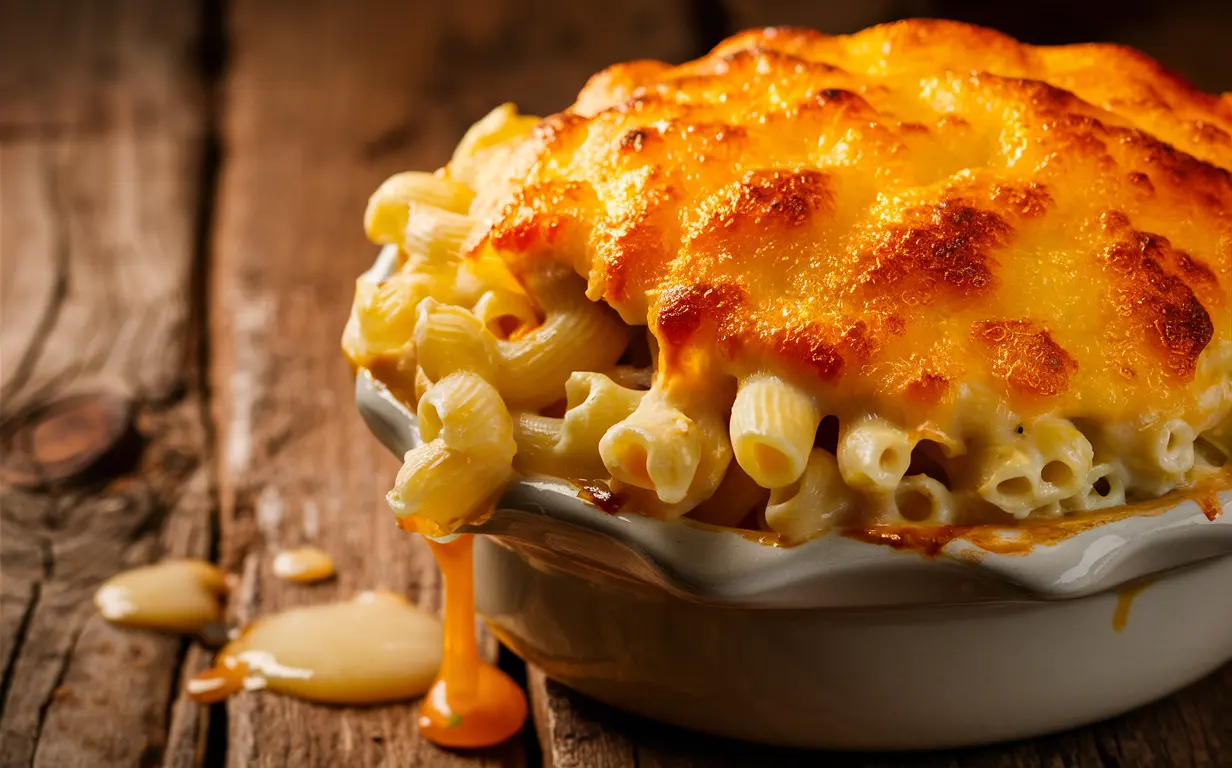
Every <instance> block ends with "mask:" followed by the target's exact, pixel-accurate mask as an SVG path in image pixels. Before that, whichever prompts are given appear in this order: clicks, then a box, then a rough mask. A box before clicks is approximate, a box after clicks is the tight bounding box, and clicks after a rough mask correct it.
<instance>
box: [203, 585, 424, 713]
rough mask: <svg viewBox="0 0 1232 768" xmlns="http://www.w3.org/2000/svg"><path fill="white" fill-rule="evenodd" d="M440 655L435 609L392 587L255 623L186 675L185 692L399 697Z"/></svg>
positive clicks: (367, 700) (413, 690) (420, 685)
mask: <svg viewBox="0 0 1232 768" xmlns="http://www.w3.org/2000/svg"><path fill="white" fill-rule="evenodd" d="M440 662H441V625H440V622H439V620H438V619H437V617H436V616H435V615H433V614H431V613H428V612H427V611H424V610H421V609H420V608H418V607H416V606H415V605H414V604H412V603H410V602H409V601H407V600H406V599H405V598H403V597H401V596H400V595H396V594H394V593H392V592H382V591H377V592H361V593H360V594H358V595H356V596H355V597H354V598H352V599H351V600H347V601H344V602H338V603H326V604H323V605H312V606H306V607H303V608H293V609H291V610H289V611H284V612H282V613H278V614H274V615H272V616H267V617H265V618H262V619H260V620H258V621H256V622H254V623H253V624H251V625H250V626H249V627H248V628H246V629H245V630H244V631H243V632H242V633H241V634H240V635H239V637H237V638H236V639H234V640H232V641H231V642H230V643H228V644H227V645H226V646H225V647H223V649H222V650H221V651H219V652H218V656H217V657H216V658H215V660H214V666H213V667H212V668H210V669H207V670H205V671H204V672H201V673H200V674H198V675H197V676H196V677H194V678H193V679H192V680H190V681H189V682H188V695H189V698H191V699H193V700H194V701H197V702H201V703H209V702H214V701H221V700H223V699H225V698H227V697H228V696H231V695H232V694H235V693H238V692H239V691H242V690H262V689H269V690H271V691H275V692H277V693H284V694H288V695H290V696H296V697H298V698H301V699H307V700H309V701H319V702H325V703H330V704H378V703H382V702H389V701H403V700H406V699H413V698H415V697H417V696H420V695H421V694H423V692H424V691H426V690H428V686H429V685H430V684H431V683H432V680H433V678H434V677H435V676H436V673H437V669H438V668H439V667H440Z"/></svg>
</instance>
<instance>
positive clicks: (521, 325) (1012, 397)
mask: <svg viewBox="0 0 1232 768" xmlns="http://www.w3.org/2000/svg"><path fill="white" fill-rule="evenodd" d="M1230 169H1232V95H1229V94H1225V95H1224V96H1223V97H1222V98H1220V97H1216V96H1212V95H1209V94H1205V93H1201V92H1199V91H1196V90H1194V89H1193V88H1192V87H1191V86H1189V85H1188V84H1186V83H1184V82H1183V81H1181V80H1180V79H1179V78H1177V77H1175V76H1173V75H1171V74H1170V73H1168V72H1167V71H1166V70H1164V69H1163V68H1162V67H1161V66H1160V65H1159V64H1157V63H1156V62H1155V61H1153V60H1151V59H1149V58H1148V57H1146V56H1145V55H1143V54H1140V53H1138V52H1136V51H1133V50H1130V49H1126V48H1120V47H1116V46H1108V45H1076V46H1063V47H1034V46H1029V45H1025V44H1020V43H1018V42H1016V41H1014V40H1012V39H1010V38H1008V37H1005V36H1003V35H1001V34H999V33H996V32H993V31H991V30H987V29H983V28H979V27H972V26H967V25H963V24H957V23H953V22H942V21H923V20H909V21H904V22H898V23H894V24H889V25H884V26H879V27H873V28H871V29H868V30H865V31H863V32H859V33H857V34H854V35H849V36H841V37H831V36H826V35H822V34H819V33H816V32H811V31H807V30H798V29H765V30H758V31H750V32H745V33H742V34H739V35H736V36H735V37H732V38H730V39H728V40H726V41H724V42H723V43H721V44H720V45H719V46H718V47H716V48H715V50H713V51H712V52H711V53H710V54H708V55H707V56H705V57H703V58H701V59H698V60H696V61H693V62H689V63H686V64H683V65H680V66H669V65H666V64H662V63H659V62H652V61H638V62H632V63H627V64H621V65H617V66H614V67H611V68H609V69H607V70H604V71H603V72H600V73H599V74H597V75H595V76H594V77H592V78H591V79H590V81H589V82H588V83H587V84H586V86H585V87H584V88H583V90H582V92H581V93H580V94H579V96H578V99H577V101H576V102H575V103H574V104H573V105H572V106H571V107H570V108H568V109H566V110H565V111H563V112H561V113H559V114H556V115H552V116H550V117H547V118H545V119H539V118H536V117H530V116H524V115H520V114H518V113H517V112H516V110H515V109H514V108H513V107H512V106H511V105H504V106H501V107H498V108H497V109H495V110H493V111H492V112H491V113H490V114H489V115H487V116H486V117H485V118H483V119H482V120H481V121H480V122H479V123H477V124H476V125H474V126H473V127H472V128H471V129H470V130H469V131H468V132H467V133H466V135H465V136H464V137H463V139H462V141H461V143H460V144H459V145H458V147H457V149H456V151H455V153H454V155H453V157H452V159H451V160H450V162H449V163H448V164H447V165H446V166H445V167H444V168H441V169H439V170H437V171H436V172H434V173H427V172H416V171H411V172H406V173H399V174H397V175H395V176H393V177H391V178H390V179H388V180H387V181H386V182H385V183H383V184H382V185H381V186H380V188H379V189H377V191H376V192H375V193H374V194H373V196H372V198H371V200H370V201H369V205H368V209H367V211H366V214H365V227H366V229H367V233H368V235H369V237H370V238H371V239H372V240H373V241H374V242H375V243H378V244H382V245H386V246H391V247H394V246H396V248H397V249H398V264H397V268H396V270H395V271H394V273H393V274H392V275H391V276H389V277H387V278H386V279H383V280H376V279H372V278H368V277H362V278H360V280H359V281H358V283H357V286H356V297H355V302H354V308H353V311H352V315H351V319H350V321H349V323H348V325H347V328H346V330H345V332H344V336H343V347H344V349H345V351H346V353H347V355H348V357H349V358H350V359H351V361H352V362H353V363H354V364H355V365H356V366H358V367H360V368H363V369H366V370H368V371H369V372H370V373H371V374H372V375H373V376H374V377H375V378H376V379H377V380H379V381H381V382H382V383H384V384H385V385H386V386H387V387H388V388H389V390H390V391H391V392H393V393H394V394H395V396H397V397H398V398H400V399H402V400H403V401H405V402H406V403H408V404H409V405H411V406H414V407H415V408H416V409H417V413H418V417H419V423H420V428H421V431H422V436H423V438H424V441H425V443H424V445H423V446H421V447H420V448H417V449H416V450H414V451H411V452H410V453H408V454H407V456H406V460H405V464H404V466H403V468H402V470H401V472H400V473H399V475H398V479H397V481H396V484H395V487H394V489H393V490H392V491H391V492H390V494H389V500H390V504H391V506H392V507H393V508H394V510H395V512H396V513H397V514H399V515H411V514H413V515H416V516H417V518H418V520H419V521H420V525H421V528H422V529H423V530H425V532H429V533H445V532H448V531H451V530H453V529H455V528H457V527H458V526H459V525H460V524H462V523H463V522H466V521H467V520H468V519H472V518H473V517H474V516H475V515H477V514H480V513H482V512H483V511H484V510H485V507H486V505H487V504H489V503H490V501H491V500H492V499H493V497H494V496H496V495H497V494H498V493H499V492H500V490H501V489H502V488H503V487H504V485H505V484H506V483H507V482H508V480H509V479H510V477H512V476H513V474H514V473H515V472H517V473H522V474H547V475H552V476H557V477H564V478H570V479H593V480H602V481H606V482H607V483H609V484H610V486H611V487H612V489H613V490H614V491H616V492H617V493H618V496H619V498H620V499H621V501H622V503H623V504H624V507H625V509H627V510H628V511H630V512H638V513H642V514H648V515H653V516H656V517H661V518H666V519H674V518H678V517H681V516H685V515H688V516H690V517H691V518H693V519H697V520H701V521H703V522H707V523H712V524H717V525H724V526H743V527H760V528H762V529H766V530H772V531H775V532H777V533H779V534H781V536H782V537H783V538H785V539H787V540H790V541H799V540H804V539H807V538H810V537H812V536H815V535H818V534H819V533H822V532H824V531H826V530H829V529H831V528H836V527H839V528H841V527H844V526H849V525H869V524H878V523H900V522H909V523H913V524H983V523H1006V522H1013V521H1015V520H1025V519H1037V518H1042V517H1053V516H1061V515H1067V514H1072V513H1077V512H1082V511H1087V510H1094V509H1101V508H1107V507H1115V506H1119V505H1123V504H1125V503H1126V502H1127V501H1134V500H1139V499H1149V498H1155V497H1158V496H1160V495H1163V494H1165V493H1167V492H1169V491H1171V490H1174V489H1177V488H1185V487H1188V486H1191V485H1192V484H1194V483H1195V482H1197V481H1199V480H1200V479H1202V478H1203V477H1205V476H1208V475H1213V474H1215V473H1222V472H1225V471H1226V470H1225V469H1223V468H1224V467H1225V465H1227V463H1228V461H1229V458H1230V456H1232V308H1230V307H1229V303H1230V302H1232V172H1230ZM1222 477H1226V475H1223V476H1222Z"/></svg>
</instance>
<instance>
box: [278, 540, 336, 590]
mask: <svg viewBox="0 0 1232 768" xmlns="http://www.w3.org/2000/svg"><path fill="white" fill-rule="evenodd" d="M272 567H273V570H274V575H275V576H277V577H278V578H280V579H282V580H283V581H292V582H295V583H296V584H309V583H312V582H314V581H323V580H325V579H328V578H329V577H330V576H333V575H334V561H333V560H332V559H331V558H330V556H329V554H328V553H326V552H323V551H322V550H319V549H317V548H316V547H299V548H298V549H284V550H283V551H281V552H279V553H278V554H277V555H275V556H274V563H273V566H272Z"/></svg>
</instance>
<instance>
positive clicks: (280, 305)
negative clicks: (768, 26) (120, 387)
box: [211, 2, 681, 766]
mask: <svg viewBox="0 0 1232 768" xmlns="http://www.w3.org/2000/svg"><path fill="white" fill-rule="evenodd" d="M635 5H636V4H635ZM560 8H561V9H564V8H565V6H563V5H562V6H560ZM639 14H640V15H639ZM653 22H654V12H653V6H652V5H651V4H649V3H644V4H641V7H640V8H636V7H635V8H634V10H633V11H630V12H629V17H628V18H627V19H625V20H624V21H623V22H621V23H623V24H624V25H625V27H624V28H622V29H621V33H622V34H621V36H620V37H618V38H616V39H617V40H622V41H623V40H627V39H629V38H630V37H633V36H634V33H635V32H636V31H637V30H638V29H640V28H641V27H645V30H644V37H646V38H647V39H648V40H650V41H653V40H655V34H656V33H655V28H654V24H653ZM608 23H610V22H608ZM639 25H640V26H639ZM605 29H606V27H605V26H600V23H599V22H598V20H595V19H592V18H590V16H589V14H587V13H584V12H578V11H575V12H566V13H563V14H542V13H539V12H537V11H535V10H532V9H529V8H526V9H524V8H521V7H519V6H517V5H514V4H507V3H490V2H489V3H480V2H463V3H455V4H427V3H424V4H415V3H405V2H366V3H332V2H309V3H300V4H289V3H284V4H278V3H263V2H236V3H234V4H233V5H232V6H231V18H230V23H229V26H228V36H229V50H230V52H231V56H230V61H229V67H228V71H227V79H226V93H227V100H226V103H225V105H224V110H223V111H224V114H225V116H226V117H225V122H224V130H223V144H224V146H225V148H226V163H225V165H224V167H223V173H222V180H221V190H220V208H219V219H218V222H217V248H216V250H215V253H214V260H213V262H212V266H213V270H212V271H213V275H214V281H213V286H212V294H211V295H212V303H211V305H212V307H214V308H215V309H216V311H215V312H213V318H214V323H213V326H212V334H211V338H212V339H213V341H214V347H213V350H212V355H211V358H212V360H213V363H214V365H213V370H212V379H213V388H214V390H215V392H216V393H217V395H218V396H217V398H216V400H215V404H216V411H215V415H216V418H217V421H218V423H219V424H220V429H219V432H218V436H219V442H218V450H219V455H220V456H221V457H222V463H221V476H220V489H221V502H222V562H223V564H224V566H226V567H229V568H233V569H238V570H239V571H240V572H241V573H242V574H243V584H242V586H241V588H240V590H239V593H238V594H237V595H236V599H235V600H233V610H234V613H235V617H236V618H237V619H238V620H239V621H245V620H248V619H251V618H253V617H254V616H257V615H260V614H263V613H267V612H269V611H272V610H277V609H280V608H285V607H288V606H292V605H297V604H301V603H307V602H318V601H321V600H324V599H328V598H331V597H334V596H338V597H345V596H348V595H350V594H352V593H353V592H355V591H356V590H358V589H363V588H370V587H388V588H392V589H395V590H398V591H402V592H406V593H408V594H410V595H411V596H412V597H413V598H414V599H416V600H417V601H418V602H419V603H420V604H421V605H427V606H430V607H433V608H435V607H437V606H439V589H440V582H439V576H438V575H437V573H436V570H435V568H434V566H433V564H432V561H431V558H430V557H429V556H428V553H427V550H426V548H425V547H423V546H422V544H421V543H420V542H419V541H417V540H416V539H414V538H413V537H410V536H406V535H401V534H399V533H398V532H397V531H396V530H395V529H394V527H393V525H392V519H391V517H390V514H389V512H388V510H387V509H386V507H385V504H384V501H383V497H384V493H385V491H386V490H387V489H388V487H389V483H390V482H391V480H392V478H393V476H394V474H395V471H396V468H397V462H396V461H394V460H393V459H392V458H391V457H390V456H388V455H387V454H386V453H385V452H384V450H383V449H382V448H381V447H380V446H379V445H378V444H377V443H376V441H375V440H373V439H372V437H371V436H370V435H369V434H368V432H367V430H366V429H365V428H364V426H363V425H362V423H361V422H360V420H359V418H358V416H357V415H356V413H355V411H354V407H353V396H352V389H353V382H352V379H351V377H350V374H349V372H348V369H347V367H346V366H345V365H344V363H343V361H342V358H341V355H340V352H339V347H338V339H339V334H340V331H341V328H342V325H343V322H344V320H345V318H346V314H347V312H348V308H349V304H350V297H351V286H352V284H353V280H354V278H355V276H356V275H357V274H358V273H359V272H360V271H361V270H362V269H363V268H365V267H366V265H367V263H368V262H369V261H370V260H371V258H372V257H373V255H374V250H373V248H372V247H371V246H369V245H368V244H367V243H365V241H364V239H363V236H362V231H361V226H360V221H361V214H362V212H363V206H364V202H365V200H366V199H367V196H368V194H370V193H371V191H372V190H373V189H375V187H376V185H377V184H378V183H379V182H380V181H381V180H382V179H383V178H384V177H385V176H387V175H389V174H391V173H393V172H395V171H398V170H402V169H406V168H432V167H435V166H437V165H440V164H441V163H443V162H444V161H445V160H446V159H447V158H448V156H449V153H450V151H451V149H452V146H453V144H454V143H455V142H456V141H457V139H458V137H460V136H461V134H462V133H463V131H464V130H465V129H466V127H467V126H468V125H469V124H470V123H471V122H472V121H473V120H475V119H477V118H478V117H480V116H482V115H483V113H484V112H486V111H487V110H488V109H490V108H491V107H492V106H495V105H496V104H498V103H500V102H501V101H502V100H505V99H511V98H512V99H520V100H521V101H522V103H523V105H524V106H525V107H526V108H528V109H553V108H559V107H561V106H564V105H565V104H567V103H568V101H569V97H570V96H571V95H572V94H573V93H576V91H577V89H578V88H580V87H581V85H582V83H583V82H584V81H585V78H586V77H587V76H588V75H589V74H590V73H591V71H592V70H593V69H595V68H596V67H597V66H598V65H599V62H600V61H603V60H605V59H610V58H614V57H615V56H617V55H618V53H617V50H615V49H614V48H607V49H604V48H603V47H602V46H601V45H595V44H596V43H598V42H599V41H600V40H602V39H607V38H606V35H605V34H604V31H605ZM662 53H663V54H665V55H679V54H680V53H681V51H680V50H679V49H674V48H670V47H668V48H667V49H666V50H664V51H662ZM306 543H315V544H317V545H319V546H323V547H325V548H326V549H327V550H328V551H330V553H331V554H332V555H333V557H334V559H335V562H336V564H337V567H338V572H339V576H338V579H337V580H336V581H334V582H332V583H329V584H325V585H322V586H319V587H313V588H304V587H300V586H289V585H286V584H284V583H282V582H280V581H278V580H276V579H274V578H273V577H272V575H271V574H270V571H269V562H270V558H271V556H272V555H273V554H274V553H275V552H276V551H277V550H278V549H279V548H281V547H286V546H294V545H298V544H306ZM488 649H489V651H492V652H494V650H495V647H494V645H493V644H492V643H491V642H490V641H489V644H488ZM228 711H229V718H228V722H229V729H228V731H229V749H228V763H229V764H231V765H237V766H238V765H283V764H295V765H355V766H358V765H378V764H388V765H405V764H410V763H421V764H431V765H448V764H462V763H470V762H474V763H495V762H515V763H516V762H517V761H519V760H520V759H521V754H520V750H519V748H518V747H519V745H517V744H510V745H508V746H507V747H506V748H504V749H500V750H494V751H491V752H489V753H485V754H478V755H465V756H463V755H458V754H454V753H449V752H444V751H440V750H437V749H436V748H435V747H433V746H432V745H430V744H427V743H426V742H423V741H421V740H420V738H419V736H418V734H417V733H416V730H415V728H414V713H415V708H414V707H413V706H409V705H407V706H394V707H382V708H375V709H371V710H339V709H331V708H326V707H318V706H314V705H310V704H306V703H303V702H297V701H292V700H289V699H282V698H276V697H272V696H271V697H262V696H248V697H240V698H237V699H235V700H234V701H232V702H231V703H230V704H229V705H228Z"/></svg>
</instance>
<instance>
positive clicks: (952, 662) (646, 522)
mask: <svg viewBox="0 0 1232 768" xmlns="http://www.w3.org/2000/svg"><path fill="white" fill-rule="evenodd" d="M391 265H392V255H391V254H389V253H388V252H386V253H385V254H383V258H382V259H379V260H378V262H377V264H376V265H374V268H373V270H372V272H370V275H372V276H373V277H379V276H380V275H382V274H384V273H386V272H387V271H388V270H389V269H390V267H391ZM356 396H357V402H358V405H359V408H360V411H361V413H362V414H363V416H364V418H365V420H366V421H367V423H368V425H369V426H370V428H371V429H372V431H373V432H374V434H375V435H376V436H377V437H378V438H379V439H380V440H381V441H382V442H383V443H384V444H385V445H386V446H387V447H388V448H389V449H390V450H391V451H393V452H394V453H395V454H397V455H398V456H399V457H400V456H401V455H402V454H403V453H404V452H405V451H406V450H408V449H410V448H412V447H414V446H415V445H417V444H418V439H419V438H418V433H417V431H416V427H415V419H414V415H413V414H412V413H410V412H409V411H408V410H407V409H406V408H405V407H404V406H402V405H401V404H399V403H398V402H397V401H396V400H394V398H392V397H391V396H390V395H389V394H388V393H387V392H386V391H385V390H384V389H383V388H382V387H381V386H380V385H379V384H378V383H376V382H374V381H373V380H372V379H371V378H370V377H368V376H367V375H366V374H363V373H361V375H360V376H359V377H358V378H357V390H356ZM1216 498H1217V500H1218V507H1219V509H1220V510H1221V511H1222V514H1218V515H1212V514H1211V513H1212V512H1213V511H1214V510H1212V509H1209V508H1208V509H1203V508H1202V507H1201V506H1200V505H1199V504H1197V503H1195V502H1194V501H1192V500H1183V501H1177V502H1175V503H1164V504H1162V505H1158V506H1156V507H1155V508H1153V509H1151V510H1150V512H1149V514H1148V513H1144V514H1141V515H1136V516H1129V517H1120V518H1113V519H1110V520H1109V521H1107V522H1104V523H1102V524H1099V525H1092V526H1090V527H1086V528H1085V529H1080V530H1078V532H1076V533H1073V534H1072V535H1067V536H1062V537H1058V538H1057V539H1056V540H1055V541H1052V542H1050V543H1046V544H1037V545H1035V546H1032V547H1015V546H1014V545H1013V540H1014V538H1015V537H1016V536H1019V535H1020V534H1019V533H1018V532H1017V531H1015V530H1014V529H1008V528H1007V529H1004V530H990V529H983V530H982V531H981V532H980V535H979V536H978V537H971V538H955V539H953V540H951V541H949V542H948V543H945V545H944V546H943V547H941V548H940V550H939V551H937V552H935V553H932V554H928V553H925V552H923V551H920V550H918V549H910V548H908V549H898V548H895V547H891V546H887V545H885V544H880V543H870V542H867V541H862V540H857V539H853V538H849V537H846V536H842V535H837V534H832V535H826V536H823V537H821V538H818V539H815V540H813V541H810V542H807V543H805V544H802V545H800V546H797V547H791V548H782V547H774V546H767V545H765V544H762V543H758V542H756V541H752V540H750V539H748V538H746V537H744V536H741V535H739V534H737V533H733V532H729V531H718V530H712V529H706V528H702V527H698V526H694V525H690V524H687V523H682V522H662V521H658V520H654V519H651V518H646V517H641V516H638V515H612V514H608V513H606V512H604V511H602V510H601V509H598V508H596V507H594V506H592V505H591V504H588V503H586V502H585V501H583V500H582V499H581V498H579V495H578V490H577V489H576V488H574V487H573V486H572V485H570V484H568V483H566V482H562V481H559V480H550V479H541V478H523V479H521V480H519V481H517V482H514V483H512V484H511V485H510V486H509V488H508V491H507V492H506V494H505V495H504V497H503V498H502V499H501V500H500V502H499V504H498V507H497V512H496V513H495V514H494V515H493V516H491V517H490V518H489V519H487V520H486V521H484V522H483V523H482V524H480V525H478V526H474V527H471V528H468V529H466V530H467V531H468V532H472V533H478V534H484V535H483V536H481V537H480V544H479V546H478V547H477V558H476V577H477V580H476V588H477V590H478V594H477V604H478V607H479V610H480V612H481V614H482V615H483V616H484V618H485V619H486V620H487V621H488V623H489V624H490V626H491V627H492V628H493V630H494V631H495V632H496V633H497V634H498V635H499V636H500V638H501V639H502V640H503V641H504V642H505V643H506V644H507V645H508V646H509V647H510V648H512V649H513V651H514V652H516V653H517V654H518V655H520V656H522V657H523V658H525V659H526V660H527V661H529V662H531V663H534V664H536V665H538V666H539V667H541V668H542V669H543V670H544V671H545V672H546V673H547V675H548V676H550V677H552V678H555V679H557V680H559V681H561V682H563V683H565V684H566V685H569V686H571V687H573V688H575V689H577V690H579V691H581V692H583V693H585V694H588V695H590V696H593V697H594V698H596V699H599V700H601V701H604V702H607V703H609V704H612V705H615V706H617V707H621V708H623V709H627V710H630V711H633V712H636V713H639V714H642V715H645V716H648V717H651V718H654V719H657V720H662V721H666V722H670V723H674V724H678V725H682V726H685V727H689V728H694V729H697V730H700V731H706V732H710V733H715V734H719V735H723V736H731V737H736V738H741V739H748V740H753V741H760V742H766V743H772V744H784V745H794V746H805V747H830V748H844V749H922V748H939V747H954V746H963V745H973V744H982V743H989V742H994V741H1001V740H1005V739H1013V738H1020V737H1027V736H1032V735H1035V734H1040V733H1044V732H1048V731H1054V730H1059V729H1064V728H1069V727H1073V726H1077V725H1081V724H1084V723H1088V722H1092V721H1095V720H1099V719H1102V718H1105V717H1109V716H1112V715H1115V714H1118V713H1120V712H1124V711H1126V710H1129V709H1132V708H1134V707H1137V706H1139V705H1141V704H1144V703H1146V702H1148V701H1151V700H1152V699H1155V698H1158V697H1160V696H1164V695H1166V694H1168V693H1170V692H1172V691H1174V690H1176V689H1178V688H1180V687H1182V686H1184V685H1186V684H1188V683H1189V682H1191V681H1193V680H1196V679H1198V678H1199V677H1202V676H1203V675H1205V674H1207V673H1209V672H1210V671H1212V670H1214V669H1216V668H1218V667H1219V666H1221V665H1222V664H1224V663H1226V662H1228V661H1229V659H1232V589H1229V585H1232V491H1223V492H1221V493H1219V494H1218V496H1217V497H1216ZM1212 517H1213V518H1214V519H1211V518H1212ZM977 541H978V542H979V544H980V545H982V546H980V545H977V543H975V542H977ZM1006 552H1015V553H1014V554H1006Z"/></svg>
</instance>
